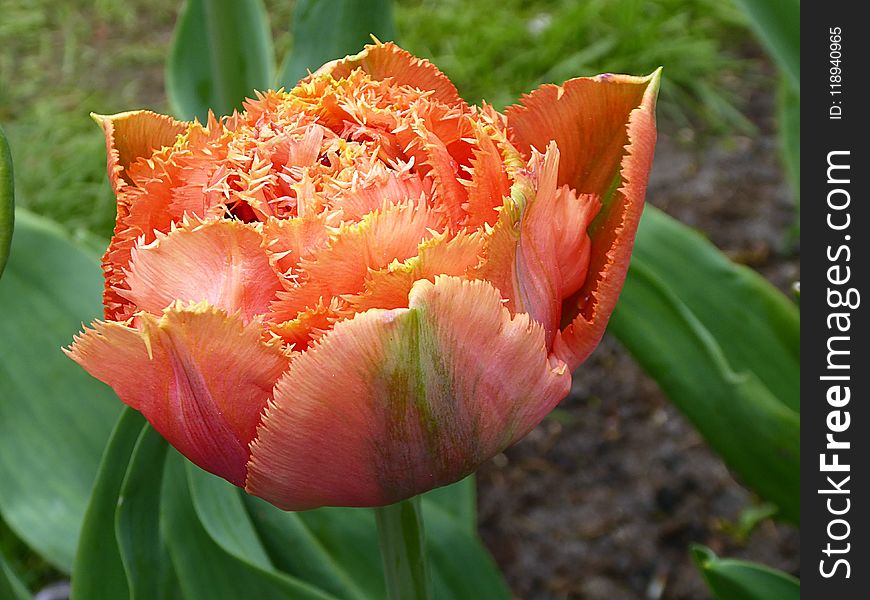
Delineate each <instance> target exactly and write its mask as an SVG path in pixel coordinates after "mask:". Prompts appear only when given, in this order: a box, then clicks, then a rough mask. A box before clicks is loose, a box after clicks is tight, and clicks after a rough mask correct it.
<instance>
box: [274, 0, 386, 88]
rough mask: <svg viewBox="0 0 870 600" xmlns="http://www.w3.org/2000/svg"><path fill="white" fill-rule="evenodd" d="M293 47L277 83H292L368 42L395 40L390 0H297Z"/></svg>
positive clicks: (291, 85)
mask: <svg viewBox="0 0 870 600" xmlns="http://www.w3.org/2000/svg"><path fill="white" fill-rule="evenodd" d="M292 29H293V49H292V50H291V51H290V52H289V53H288V54H287V56H286V57H285V58H284V63H283V65H282V66H281V74H280V75H279V77H278V82H279V85H283V86H285V87H288V88H290V87H293V86H295V85H296V83H297V82H298V81H299V80H300V79H302V78H303V77H305V75H307V74H308V71H314V70H316V69H318V68H319V67H320V66H321V65H323V64H324V63H327V62H329V61H331V60H334V59H336V58H343V57H344V56H346V55H348V54H356V53H357V52H360V51H361V50H362V49H363V46H365V45H366V44H370V43H371V37H370V36H371V35H374V36H375V37H377V38H378V39H380V40H381V41H383V42H389V41H395V38H396V29H395V25H394V24H393V3H392V0H297V2H296V8H295V10H294V12H293V27H292Z"/></svg>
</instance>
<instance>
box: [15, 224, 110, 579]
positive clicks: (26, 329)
mask: <svg viewBox="0 0 870 600" xmlns="http://www.w3.org/2000/svg"><path fill="white" fill-rule="evenodd" d="M16 217H17V225H16V231H15V239H14V240H13V247H12V254H11V256H10V261H9V264H8V266H7V270H6V273H5V274H4V276H3V279H2V280H0V306H2V307H3V318H2V319H0V481H2V482H3V484H2V485H0V511H2V514H3V519H4V520H5V521H6V523H7V524H8V525H9V527H10V528H11V529H12V530H13V531H14V532H15V533H16V535H17V536H18V537H19V538H21V539H22V540H24V541H25V542H26V543H27V544H28V545H29V546H30V547H31V548H33V549H34V550H35V551H36V552H38V553H39V554H41V555H42V556H43V557H44V558H45V559H46V560H47V561H49V562H50V563H52V564H53V565H55V566H56V567H57V568H59V569H61V570H63V571H66V572H69V571H70V570H71V568H72V564H73V556H74V554H75V548H76V544H77V542H78V536H79V528H80V527H81V523H82V519H83V517H84V513H85V508H86V506H87V503H88V498H89V497H90V491H91V485H92V484H93V482H94V477H95V475H96V472H97V467H98V466H99V463H100V457H101V456H102V453H103V447H104V446H105V443H106V440H107V439H108V437H109V433H110V432H111V430H112V425H113V424H114V422H115V420H116V418H117V416H118V413H119V412H120V410H121V407H122V404H121V403H120V402H119V401H118V399H117V398H116V397H115V395H114V394H113V393H112V391H111V390H110V389H109V388H108V387H107V386H105V385H103V384H102V383H100V382H99V381H97V380H95V379H93V378H92V377H91V376H90V375H88V374H87V373H86V372H85V371H84V370H83V369H81V367H79V366H78V365H77V364H75V363H74V362H73V361H71V360H70V359H69V358H67V357H66V356H64V354H63V353H62V352H61V350H60V349H61V347H62V346H66V345H68V344H69V343H70V342H71V341H72V336H73V334H74V333H75V332H77V331H79V330H80V329H81V326H82V322H89V321H90V320H91V319H93V318H95V317H97V316H99V315H100V314H101V312H102V311H101V306H100V291H101V289H102V284H103V278H102V273H101V272H100V263H99V257H98V256H97V254H96V253H92V252H91V251H89V250H85V249H82V248H81V247H79V246H78V245H76V244H75V243H73V242H72V241H71V240H70V239H69V238H68V237H67V236H66V234H65V233H64V232H63V231H62V230H61V229H60V228H59V227H58V226H57V225H55V224H53V223H51V222H50V221H47V220H45V219H41V218H39V217H35V216H33V215H32V214H30V213H27V212H26V211H23V210H19V211H18V212H17V215H16Z"/></svg>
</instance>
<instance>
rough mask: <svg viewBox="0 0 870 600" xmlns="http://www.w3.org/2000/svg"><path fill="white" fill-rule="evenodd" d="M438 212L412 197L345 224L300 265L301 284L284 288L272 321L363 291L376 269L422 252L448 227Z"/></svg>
mask: <svg viewBox="0 0 870 600" xmlns="http://www.w3.org/2000/svg"><path fill="white" fill-rule="evenodd" d="M442 228H443V224H442V219H441V217H440V215H439V214H438V213H436V212H435V211H434V210H433V209H431V208H429V207H428V206H426V205H422V204H420V203H414V202H409V203H405V204H399V205H395V206H388V207H387V208H386V210H383V211H379V212H373V213H371V214H369V215H367V216H366V217H365V218H364V219H363V220H362V221H360V222H359V223H352V224H349V225H342V227H341V228H339V229H338V230H337V231H336V232H335V233H333V238H332V241H331V243H330V244H329V245H328V246H326V247H325V248H321V249H319V250H315V251H314V252H313V253H312V255H311V258H309V259H304V260H302V262H301V263H300V265H299V271H300V281H299V284H298V285H296V286H294V287H291V288H290V289H288V290H287V291H285V292H279V293H278V298H279V299H278V300H277V301H276V302H275V303H274V304H273V306H272V312H273V314H272V316H271V320H272V321H274V322H282V321H289V320H291V319H295V318H296V315H297V314H298V313H299V312H301V311H303V310H305V309H306V308H313V307H314V306H315V305H316V304H317V303H318V302H320V300H321V299H323V300H329V299H330V298H332V297H335V296H340V295H342V294H357V293H360V292H362V291H363V286H364V284H365V279H366V275H367V274H368V273H369V271H370V270H377V269H382V268H384V267H386V266H387V265H389V264H390V263H391V262H393V260H400V261H401V260H405V259H407V258H410V257H411V256H414V255H416V252H417V246H418V245H419V244H420V242H422V241H423V240H425V239H428V238H430V237H432V235H433V232H434V230H438V229H442Z"/></svg>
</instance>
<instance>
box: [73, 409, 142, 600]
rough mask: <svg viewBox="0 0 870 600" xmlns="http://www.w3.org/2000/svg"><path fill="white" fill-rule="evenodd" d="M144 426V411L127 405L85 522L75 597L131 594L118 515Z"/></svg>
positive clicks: (96, 598) (75, 575)
mask: <svg viewBox="0 0 870 600" xmlns="http://www.w3.org/2000/svg"><path fill="white" fill-rule="evenodd" d="M144 426H145V419H144V418H143V417H142V415H141V414H139V413H138V412H136V411H135V410H133V409H131V408H127V409H125V410H124V412H122V413H121V416H120V418H119V419H118V424H117V425H115V429H114V431H113V432H112V437H111V438H109V443H108V445H107V446H106V451H105V452H104V453H103V460H102V462H101V463H100V468H99V470H98V471H97V480H96V482H95V483H94V489H93V492H92V493H91V501H90V503H89V504H88V510H87V512H86V513H85V519H84V523H83V524H82V532H81V537H80V539H79V546H78V551H77V552H76V558H75V563H74V565H73V573H72V593H71V598H72V600H79V599H80V600H92V599H93V600H99V599H100V598H105V599H106V600H113V599H115V598H125V597H127V596H128V595H129V588H128V587H127V576H126V574H125V572H124V565H123V563H122V562H121V553H120V551H119V550H118V543H117V541H116V540H115V518H114V517H115V507H117V506H118V494H119V493H120V491H121V485H122V484H123V482H124V475H125V474H126V473H127V465H128V464H129V463H130V455H131V454H132V453H133V448H134V447H135V445H136V441H137V440H138V439H139V434H140V433H141V432H142V429H143V428H144Z"/></svg>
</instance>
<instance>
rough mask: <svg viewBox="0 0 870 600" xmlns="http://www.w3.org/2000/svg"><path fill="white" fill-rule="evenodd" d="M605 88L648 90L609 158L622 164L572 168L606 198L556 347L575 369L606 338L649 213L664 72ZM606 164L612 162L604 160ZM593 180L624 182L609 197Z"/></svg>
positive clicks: (586, 187)
mask: <svg viewBox="0 0 870 600" xmlns="http://www.w3.org/2000/svg"><path fill="white" fill-rule="evenodd" d="M599 85H601V86H602V88H607V89H611V88H624V87H635V88H638V87H639V88H640V89H642V96H641V98H640V99H639V101H638V104H637V106H635V107H633V108H632V109H631V110H630V112H629V113H628V115H627V117H626V118H625V122H626V123H627V125H626V126H625V134H624V135H623V136H622V137H621V138H620V144H623V146H620V149H621V152H620V153H618V154H616V155H615V156H614V157H611V158H610V159H609V160H610V161H611V162H612V161H613V160H618V163H617V164H615V165H607V169H604V166H605V165H604V164H602V165H599V166H598V167H595V168H593V167H592V166H591V165H586V166H585V167H582V168H579V169H577V167H576V165H580V164H582V161H581V162H578V161H576V159H575V161H574V165H575V166H574V167H572V170H574V169H577V171H576V172H577V173H578V177H580V179H579V180H578V181H580V183H579V184H578V186H577V189H578V190H580V191H591V192H592V193H596V194H601V200H602V205H603V206H602V209H601V214H599V216H598V217H597V218H596V220H595V221H594V223H593V224H592V226H591V227H590V228H589V235H590V238H591V240H592V248H591V258H590V262H589V270H588V274H587V276H586V281H585V283H584V284H583V287H582V288H581V289H580V290H579V291H578V292H577V293H576V294H575V295H574V296H573V297H571V298H569V299H567V300H566V301H565V303H564V306H563V311H564V313H563V318H562V322H563V324H566V323H567V326H566V327H565V328H564V329H563V331H562V332H561V333H560V334H559V335H557V337H556V340H555V343H554V352H555V353H556V355H557V356H559V357H560V358H561V359H562V360H564V361H565V362H566V363H567V364H568V365H569V366H570V367H571V368H572V369H573V368H575V367H577V365H579V364H580V363H581V362H583V361H584V360H585V359H586V357H587V356H589V354H590V353H591V352H592V350H594V349H595V346H596V345H597V344H598V342H599V340H600V339H601V336H602V335H604V329H605V328H606V326H607V321H608V320H609V319H610V315H611V313H612V312H613V308H614V306H615V305H616V301H617V299H618V297H619V292H620V291H621V290H622V284H623V282H624V281H625V275H626V273H627V271H628V264H629V261H630V259H631V249H632V246H633V244H634V236H635V233H636V231H637V226H638V222H639V221H640V216H641V213H642V212H643V202H644V196H645V195H646V187H647V180H648V178H649V172H650V168H651V167H652V160H653V153H654V151H655V142H656V127H655V102H656V96H657V94H658V89H659V72H658V71H656V72H655V73H653V74H652V75H651V76H649V77H646V78H642V79H641V78H626V77H617V76H611V78H610V79H608V80H602V81H601V82H600V83H599ZM599 104H600V103H599ZM595 118H596V117H595V116H594V115H589V116H588V119H589V120H595ZM597 118H598V119H601V120H605V119H606V115H603V114H599V115H598V116H597ZM614 120H618V119H614ZM582 122H583V123H584V125H583V127H584V128H587V129H592V130H595V129H596V126H595V125H594V124H592V125H590V124H588V123H587V120H586V119H584V120H582ZM575 130H576V128H575ZM601 135H603V133H602V134H601ZM617 137H620V136H619V135H617ZM583 139H585V136H584V138H583ZM561 143H562V142H561V141H559V144H561ZM560 148H561V145H560ZM606 162H607V160H603V161H602V163H606ZM605 170H610V172H611V175H610V176H609V179H608V177H606V176H604V175H603V174H602V173H603V172H604V171H605ZM560 177H561V170H560ZM589 181H599V182H604V183H605V188H607V186H610V187H614V186H615V185H617V184H618V188H617V189H616V190H615V192H614V193H612V194H610V195H609V196H608V194H607V193H604V194H602V193H601V192H600V191H596V190H590V184H589V183H588V182H589ZM596 185H598V184H596ZM606 191H607V190H606V189H605V192H606Z"/></svg>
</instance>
